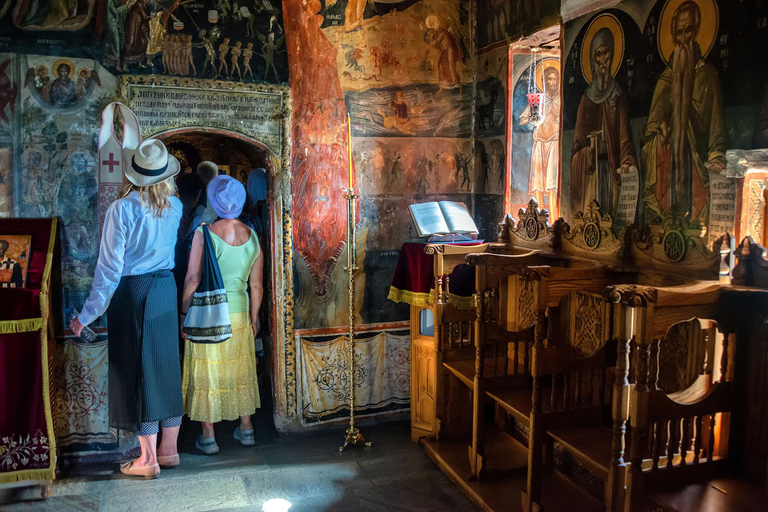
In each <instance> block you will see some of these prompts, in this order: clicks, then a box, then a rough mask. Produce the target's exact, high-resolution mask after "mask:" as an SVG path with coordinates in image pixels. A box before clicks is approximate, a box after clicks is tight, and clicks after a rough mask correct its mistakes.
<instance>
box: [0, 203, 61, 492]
mask: <svg viewBox="0 0 768 512" xmlns="http://www.w3.org/2000/svg"><path fill="white" fill-rule="evenodd" d="M58 225H59V219H57V218H56V217H53V218H52V219H51V234H50V236H49V237H48V252H47V254H46V257H45V268H44V269H43V279H42V283H40V317H39V318H27V319H24V320H7V321H3V322H0V334H8V333H19V332H31V331H36V330H40V344H41V346H40V354H41V357H40V359H41V364H42V365H43V368H42V372H41V373H42V374H43V375H42V377H43V410H44V411H45V424H46V430H47V432H46V436H47V437H48V444H49V447H50V451H49V452H48V460H49V461H50V465H49V466H48V468H44V469H26V470H23V471H14V472H10V473H0V483H8V482H10V483H13V482H20V481H22V480H54V479H55V478H56V457H57V456H58V453H57V450H56V434H55V433H54V431H53V412H52V411H51V388H50V360H49V353H48V341H49V338H48V334H49V332H48V331H49V330H52V329H49V323H50V322H51V319H50V318H49V317H48V315H49V311H48V306H49V304H48V301H49V300H50V297H49V294H48V289H49V287H50V280H51V270H52V269H53V251H54V249H55V247H56V237H57V236H58V235H57V231H58ZM20 326H23V329H22V328H20ZM51 334H53V333H51Z"/></svg>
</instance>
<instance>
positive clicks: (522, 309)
mask: <svg viewBox="0 0 768 512" xmlns="http://www.w3.org/2000/svg"><path fill="white" fill-rule="evenodd" d="M507 287H508V289H509V299H508V300H507V304H508V306H507V327H506V329H507V330H508V331H512V332H517V331H522V330H524V329H527V328H528V327H530V326H531V325H533V323H534V322H535V321H536V304H537V302H538V286H535V285H534V283H533V281H530V280H528V279H525V278H523V277H522V276H519V275H512V276H509V278H508V280H507ZM510 306H511V307H510Z"/></svg>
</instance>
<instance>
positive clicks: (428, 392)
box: [411, 337, 437, 438]
mask: <svg viewBox="0 0 768 512" xmlns="http://www.w3.org/2000/svg"><path fill="white" fill-rule="evenodd" d="M436 376H437V368H436V365H435V351H434V340H433V339H432V338H429V337H417V338H415V339H413V340H412V346H411V429H412V437H413V436H415V437H416V438H418V437H421V436H424V435H428V434H431V433H432V432H434V427H435V391H436V387H435V379H436ZM415 430H419V431H423V432H419V434H420V435H417V433H416V432H415Z"/></svg>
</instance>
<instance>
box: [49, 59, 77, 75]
mask: <svg viewBox="0 0 768 512" xmlns="http://www.w3.org/2000/svg"><path fill="white" fill-rule="evenodd" d="M62 64H66V65H67V66H69V78H72V77H73V76H74V74H75V71H76V68H75V65H74V64H72V61H71V60H69V59H59V60H57V61H56V62H54V63H53V66H51V72H52V74H53V76H55V77H56V78H58V77H59V75H58V73H56V71H57V70H58V69H59V66H61V65H62Z"/></svg>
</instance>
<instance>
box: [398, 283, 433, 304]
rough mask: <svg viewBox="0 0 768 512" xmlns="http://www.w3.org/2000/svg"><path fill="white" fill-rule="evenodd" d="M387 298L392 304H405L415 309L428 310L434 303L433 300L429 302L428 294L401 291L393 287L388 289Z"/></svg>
mask: <svg viewBox="0 0 768 512" xmlns="http://www.w3.org/2000/svg"><path fill="white" fill-rule="evenodd" d="M387 298H388V299H389V300H391V301H393V302H405V303H407V304H410V305H411V306H416V307H417V308H428V307H429V306H430V305H432V303H433V302H434V300H432V301H430V294H429V293H423V292H412V291H410V290H401V289H399V288H395V287H394V286H390V287H389V295H387Z"/></svg>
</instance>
